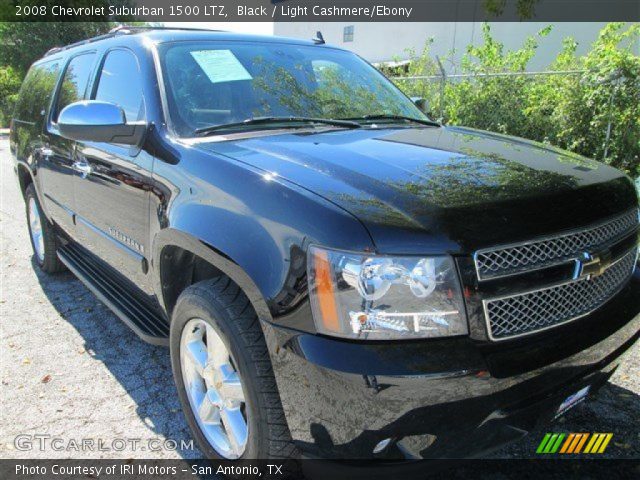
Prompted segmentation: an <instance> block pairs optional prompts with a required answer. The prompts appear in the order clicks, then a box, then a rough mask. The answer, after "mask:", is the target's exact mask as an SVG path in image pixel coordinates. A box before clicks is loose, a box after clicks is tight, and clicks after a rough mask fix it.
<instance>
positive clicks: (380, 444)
mask: <svg viewBox="0 0 640 480" xmlns="http://www.w3.org/2000/svg"><path fill="white" fill-rule="evenodd" d="M390 443H391V439H390V438H385V439H384V440H382V441H380V442H378V444H377V445H376V446H375V447H373V453H380V452H382V451H383V450H384V449H385V448H387V447H388V446H389V444H390Z"/></svg>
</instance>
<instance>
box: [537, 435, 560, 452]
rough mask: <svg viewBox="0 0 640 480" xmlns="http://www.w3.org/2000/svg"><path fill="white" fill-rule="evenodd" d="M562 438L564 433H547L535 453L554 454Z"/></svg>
mask: <svg viewBox="0 0 640 480" xmlns="http://www.w3.org/2000/svg"><path fill="white" fill-rule="evenodd" d="M564 437H566V433H553V434H552V433H547V434H546V435H545V436H544V438H543V439H542V442H540V445H539V446H538V449H537V450H536V453H556V452H557V451H558V449H559V448H560V445H562V440H564Z"/></svg>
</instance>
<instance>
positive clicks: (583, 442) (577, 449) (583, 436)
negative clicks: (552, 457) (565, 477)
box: [571, 433, 589, 453]
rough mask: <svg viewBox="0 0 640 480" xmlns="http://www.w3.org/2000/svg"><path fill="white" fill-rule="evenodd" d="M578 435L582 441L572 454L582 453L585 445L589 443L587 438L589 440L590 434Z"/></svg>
mask: <svg viewBox="0 0 640 480" xmlns="http://www.w3.org/2000/svg"><path fill="white" fill-rule="evenodd" d="M578 435H580V436H581V437H580V441H579V442H578V444H577V445H576V447H575V450H573V451H572V452H571V453H580V452H581V451H582V447H584V444H585V443H586V442H587V438H589V434H588V433H579V434H578Z"/></svg>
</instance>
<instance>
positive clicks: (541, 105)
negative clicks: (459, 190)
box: [387, 23, 640, 177]
mask: <svg viewBox="0 0 640 480" xmlns="http://www.w3.org/2000/svg"><path fill="white" fill-rule="evenodd" d="M550 29H551V27H547V28H545V29H543V30H541V31H540V32H538V34H537V35H536V36H534V37H530V38H528V39H527V40H526V41H525V42H524V44H523V45H522V47H521V48H520V49H518V50H514V51H506V50H505V48H504V45H503V44H501V43H500V42H498V41H496V39H494V38H493V37H492V35H491V30H490V27H489V26H488V25H484V26H483V40H484V41H483V43H482V45H480V46H469V47H468V48H467V52H466V54H465V56H464V57H463V60H462V63H461V65H460V67H461V72H460V73H464V74H470V75H471V77H470V78H469V77H466V78H464V79H461V80H460V79H449V80H448V81H447V83H446V84H445V85H444V91H441V88H442V85H441V82H440V81H439V80H438V79H433V80H431V81H412V80H408V79H403V78H398V79H395V80H394V81H395V82H396V84H397V85H398V86H399V87H400V88H401V89H403V90H404V91H405V92H406V93H407V94H409V95H418V96H422V97H425V98H427V99H428V100H429V103H430V104H431V106H432V112H434V113H435V114H436V116H438V115H439V112H440V111H441V107H442V112H443V120H444V121H446V122H448V123H452V124H458V125H466V126H470V127H474V128H480V129H485V130H491V131H495V132H499V133H504V134H509V135H516V136H521V137H525V138H529V139H533V140H537V141H540V142H545V143H550V144H553V145H557V146H559V147H562V148H565V149H567V150H570V151H573V152H576V153H579V154H581V155H584V156H586V157H590V158H594V159H598V160H602V159H604V161H605V162H606V163H609V164H611V165H613V166H615V167H617V168H620V169H622V170H624V171H626V172H627V173H629V174H631V175H633V176H636V177H637V176H640V58H639V57H638V56H637V55H636V54H634V53H633V45H637V44H638V42H640V25H638V24H633V25H630V26H628V25H625V24H623V23H610V24H608V25H607V26H606V27H605V28H603V30H602V31H601V32H600V35H599V37H598V39H597V40H596V41H595V42H594V44H593V45H592V46H591V47H592V48H591V49H590V50H589V52H588V53H587V54H586V55H583V56H578V55H576V46H577V44H576V42H575V41H574V40H573V39H571V38H568V39H565V41H564V46H563V49H562V51H561V52H560V53H559V54H558V55H557V57H556V59H555V60H554V61H553V63H552V64H551V66H550V70H552V71H557V72H562V71H567V70H580V71H584V72H585V73H582V74H578V75H575V74H557V75H542V76H535V77H531V76H524V75H522V76H520V75H511V76H500V75H497V76H482V75H486V74H489V75H495V74H500V73H506V72H510V73H517V72H523V71H525V70H526V68H527V65H528V64H529V61H530V60H531V58H532V57H533V56H534V55H535V52H536V49H537V47H538V45H539V43H540V42H541V41H543V39H544V37H545V36H546V35H547V34H548V33H549V31H550ZM430 44H431V41H429V42H427V45H426V46H425V49H424V51H423V52H421V53H420V54H419V55H416V53H415V52H412V51H409V52H408V53H409V56H410V58H411V59H412V63H411V66H410V68H409V70H408V72H406V73H405V74H404V75H403V76H404V77H409V76H423V75H424V76H431V75H434V76H435V75H438V74H439V73H438V72H439V71H438V68H437V64H436V63H435V62H434V60H433V59H432V58H431V57H430V55H429V46H430ZM445 61H446V60H445ZM387 74H388V72H387ZM441 103H442V105H441ZM609 125H611V129H610V134H609V140H608V141H607V140H606V139H607V131H608V129H609Z"/></svg>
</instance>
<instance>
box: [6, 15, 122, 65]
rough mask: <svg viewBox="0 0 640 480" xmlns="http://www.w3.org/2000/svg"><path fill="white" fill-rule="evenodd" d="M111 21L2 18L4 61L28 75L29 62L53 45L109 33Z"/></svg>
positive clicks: (111, 26)
mask: <svg viewBox="0 0 640 480" xmlns="http://www.w3.org/2000/svg"><path fill="white" fill-rule="evenodd" d="M114 25H115V24H113V23H111V22H64V23H63V22H23V23H15V22H0V44H1V45H2V48H0V65H3V66H7V65H8V66H11V67H12V68H13V69H14V70H15V71H16V72H17V73H18V74H19V75H21V76H22V77H24V75H25V73H26V72H27V70H28V69H29V66H30V65H31V64H32V63H33V62H34V61H36V60H37V59H38V58H40V57H42V56H43V55H44V54H45V53H46V52H47V51H48V50H49V49H50V48H52V47H61V46H64V45H68V44H70V43H74V42H78V41H80V40H84V39H86V38H89V37H94V36H96V35H101V34H103V33H107V32H108V31H109V30H110V29H111V28H113V26H114Z"/></svg>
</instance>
